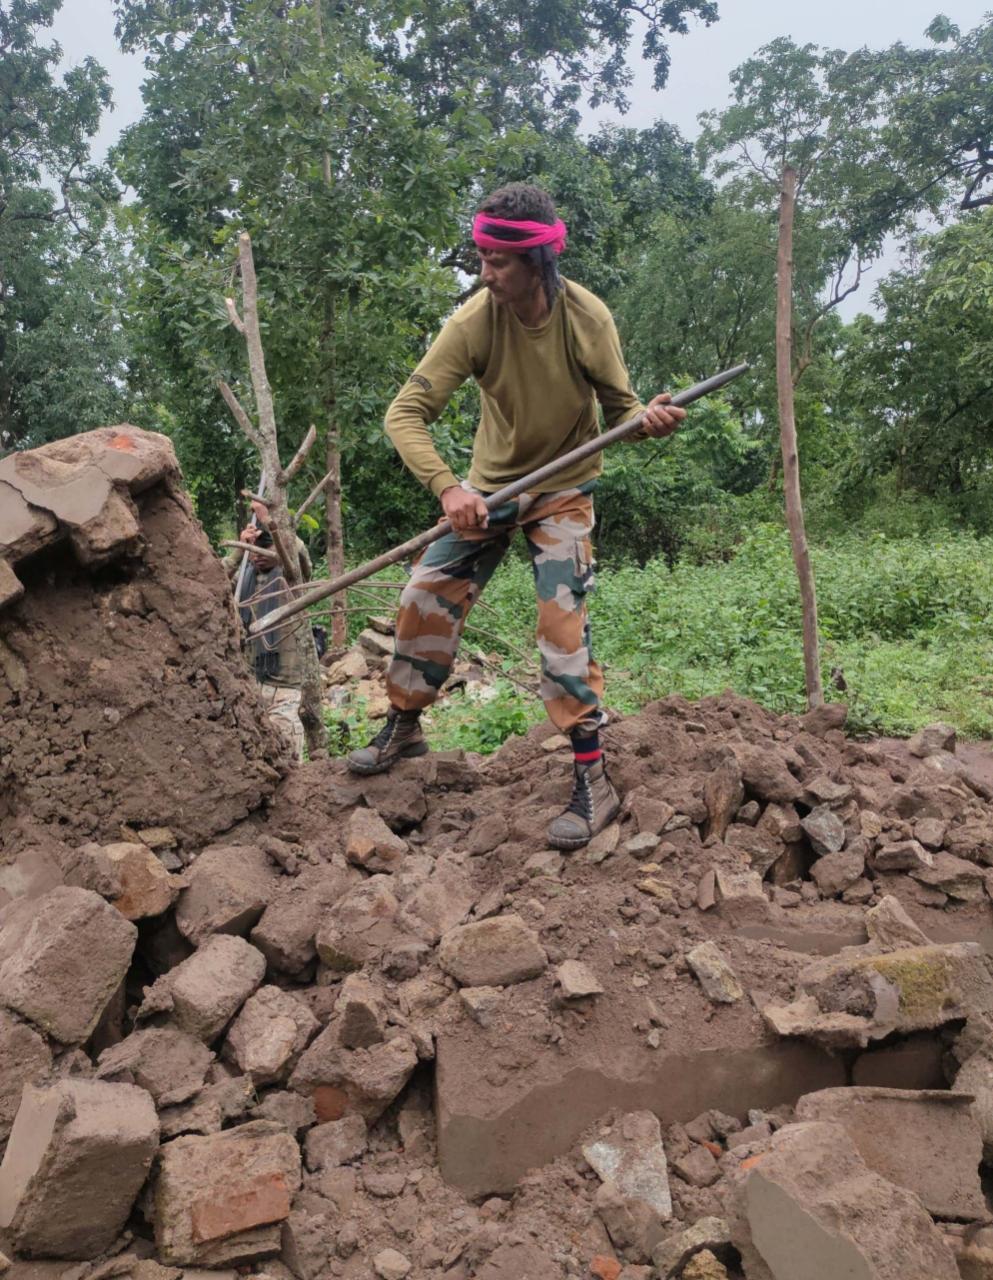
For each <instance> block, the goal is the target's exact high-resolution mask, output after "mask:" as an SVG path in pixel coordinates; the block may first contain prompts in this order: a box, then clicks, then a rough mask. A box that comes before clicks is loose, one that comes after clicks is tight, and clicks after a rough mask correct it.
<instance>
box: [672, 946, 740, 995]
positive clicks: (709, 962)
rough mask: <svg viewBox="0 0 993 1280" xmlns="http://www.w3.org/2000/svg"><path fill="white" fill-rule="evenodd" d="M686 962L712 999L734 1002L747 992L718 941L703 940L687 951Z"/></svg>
mask: <svg viewBox="0 0 993 1280" xmlns="http://www.w3.org/2000/svg"><path fill="white" fill-rule="evenodd" d="M686 963H687V964H688V965H689V966H690V968H691V969H692V970H693V973H694V975H695V977H696V979H697V981H698V982H699V983H700V986H701V987H703V989H704V991H705V992H706V994H707V995H708V996H709V997H710V999H711V1000H716V1001H717V1002H718V1004H733V1003H734V1002H735V1001H736V1000H740V999H741V997H742V996H743V995H744V994H745V993H744V991H743V989H742V986H741V983H740V982H739V981H738V979H737V977H736V976H735V972H734V970H733V969H732V968H731V966H730V964H728V962H727V960H726V959H725V958H724V955H723V954H722V952H721V949H720V947H718V945H717V943H716V942H701V943H699V945H697V946H695V947H693V948H692V950H690V951H688V952H687V953H686Z"/></svg>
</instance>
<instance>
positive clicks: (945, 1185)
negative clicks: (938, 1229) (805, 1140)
mask: <svg viewBox="0 0 993 1280" xmlns="http://www.w3.org/2000/svg"><path fill="white" fill-rule="evenodd" d="M796 1115H797V1119H798V1120H829V1121H831V1122H833V1123H835V1124H839V1125H841V1127H842V1128H843V1129H844V1130H845V1132H846V1133H847V1134H848V1136H849V1137H850V1138H851V1140H852V1142H853V1143H854V1144H855V1149H856V1150H857V1151H858V1153H859V1155H860V1156H861V1157H862V1159H863V1160H864V1161H865V1163H866V1164H867V1165H868V1166H869V1168H870V1169H872V1170H873V1171H874V1172H875V1173H878V1174H881V1175H882V1177H884V1178H887V1179H889V1181H890V1182H895V1183H896V1185H897V1186H898V1187H906V1188H907V1190H908V1191H913V1192H914V1193H915V1194H916V1195H918V1196H920V1198H921V1200H923V1202H924V1207H925V1208H926V1209H927V1210H928V1212H929V1213H930V1214H931V1215H932V1217H935V1218H959V1219H965V1220H966V1221H968V1220H975V1219H980V1218H984V1217H985V1216H986V1202H985V1200H984V1198H983V1193H982V1188H981V1186H980V1184H979V1161H980V1158H981V1156H982V1139H981V1137H980V1133H979V1126H978V1125H977V1124H976V1121H975V1120H974V1119H973V1116H972V1114H971V1111H970V1103H969V1099H968V1098H966V1097H964V1096H962V1095H961V1094H955V1093H949V1092H948V1091H947V1090H913V1089H867V1088H861V1089H858V1088H849V1089H821V1090H819V1091H818V1092H817V1093H808V1094H806V1095H805V1096H804V1097H802V1098H801V1099H800V1100H799V1102H797V1104H796Z"/></svg>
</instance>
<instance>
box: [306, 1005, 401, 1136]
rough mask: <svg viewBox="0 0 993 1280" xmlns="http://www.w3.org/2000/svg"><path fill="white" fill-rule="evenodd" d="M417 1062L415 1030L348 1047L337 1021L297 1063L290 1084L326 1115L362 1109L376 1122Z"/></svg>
mask: <svg viewBox="0 0 993 1280" xmlns="http://www.w3.org/2000/svg"><path fill="white" fill-rule="evenodd" d="M417 1062H418V1057H417V1049H416V1046H415V1044H414V1041H413V1040H412V1039H411V1038H410V1036H407V1035H401V1036H397V1037H396V1038H395V1039H393V1040H386V1041H385V1042H384V1043H383V1044H376V1045H373V1046H372V1047H371V1048H369V1049H345V1048H343V1047H342V1045H341V1044H340V1042H339V1040H338V1028H337V1026H336V1025H335V1024H334V1022H332V1023H330V1024H329V1025H328V1026H327V1027H325V1029H324V1030H323V1031H322V1032H321V1034H320V1035H319V1036H318V1037H317V1039H316V1040H315V1041H314V1043H313V1044H312V1045H311V1046H310V1047H309V1048H308V1049H307V1050H306V1052H305V1053H304V1054H303V1056H302V1057H301V1059H300V1061H299V1062H298V1063H297V1066H296V1068H295V1070H294V1072H293V1074H292V1076H291V1077H290V1088H291V1089H295V1090H296V1091H297V1092H298V1093H302V1094H305V1095H306V1096H308V1097H311V1098H313V1100H314V1106H315V1108H316V1110H317V1117H318V1119H319V1120H321V1121H327V1120H340V1119H341V1117H342V1116H345V1115H360V1116H362V1117H363V1118H364V1119H365V1120H367V1121H368V1122H369V1123H370V1124H372V1123H373V1121H375V1120H378V1119H379V1117H380V1116H381V1115H382V1114H383V1112H384V1111H385V1110H386V1108H387V1107H388V1106H389V1105H390V1103H391V1102H392V1101H393V1099H394V1098H395V1097H396V1096H397V1095H398V1094H399V1092H400V1090H401V1089H402V1088H403V1087H404V1085H405V1084H406V1083H407V1081H408V1080H409V1079H410V1077H411V1075H412V1074H413V1071H414V1068H415V1067H416V1066H417Z"/></svg>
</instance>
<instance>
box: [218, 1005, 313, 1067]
mask: <svg viewBox="0 0 993 1280" xmlns="http://www.w3.org/2000/svg"><path fill="white" fill-rule="evenodd" d="M320 1026H321V1024H320V1023H319V1022H318V1021H317V1019H316V1018H315V1017H314V1015H313V1014H312V1013H311V1011H310V1009H309V1008H308V1007H307V1006H306V1005H305V1004H304V1003H303V1001H301V1000H298V999H297V998H296V996H294V995H291V994H290V992H288V991H283V990H281V989H280V988H279V987H272V986H266V987H259V989H258V991H256V992H255V993H254V995H251V996H249V997H248V999H247V1000H246V1001H245V1003H244V1004H243V1005H242V1007H241V1011H240V1013H239V1014H238V1016H237V1017H236V1018H235V1020H234V1022H233V1023H232V1024H231V1029H230V1031H229V1032H228V1034H227V1037H226V1038H225V1041H224V1056H225V1058H229V1059H230V1060H232V1061H233V1062H235V1063H236V1064H237V1066H238V1068H239V1070H240V1071H241V1072H242V1073H243V1074H244V1075H246V1076H249V1077H250V1078H251V1080H252V1081H253V1083H254V1084H256V1085H265V1084H275V1083H276V1081H278V1080H282V1079H284V1078H285V1077H286V1076H288V1075H289V1073H290V1071H291V1070H292V1069H293V1066H294V1065H295V1063H296V1061H297V1059H298V1058H299V1056H300V1054H301V1053H303V1051H304V1049H306V1047H307V1045H308V1044H309V1043H310V1041H311V1040H312V1039H313V1038H314V1036H315V1035H316V1034H317V1032H318V1031H319V1030H320Z"/></svg>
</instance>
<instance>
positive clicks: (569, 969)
mask: <svg viewBox="0 0 993 1280" xmlns="http://www.w3.org/2000/svg"><path fill="white" fill-rule="evenodd" d="M555 981H556V982H557V983H558V986H559V990H560V991H561V993H562V999H563V1000H583V999H585V998H586V997H587V996H600V995H603V987H602V986H601V984H600V981H599V979H598V978H597V976H596V974H595V973H594V972H593V970H592V969H590V967H589V966H588V965H585V964H583V963H582V962H581V961H580V960H565V961H563V962H562V964H560V965H558V967H557V968H556V970H555Z"/></svg>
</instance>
